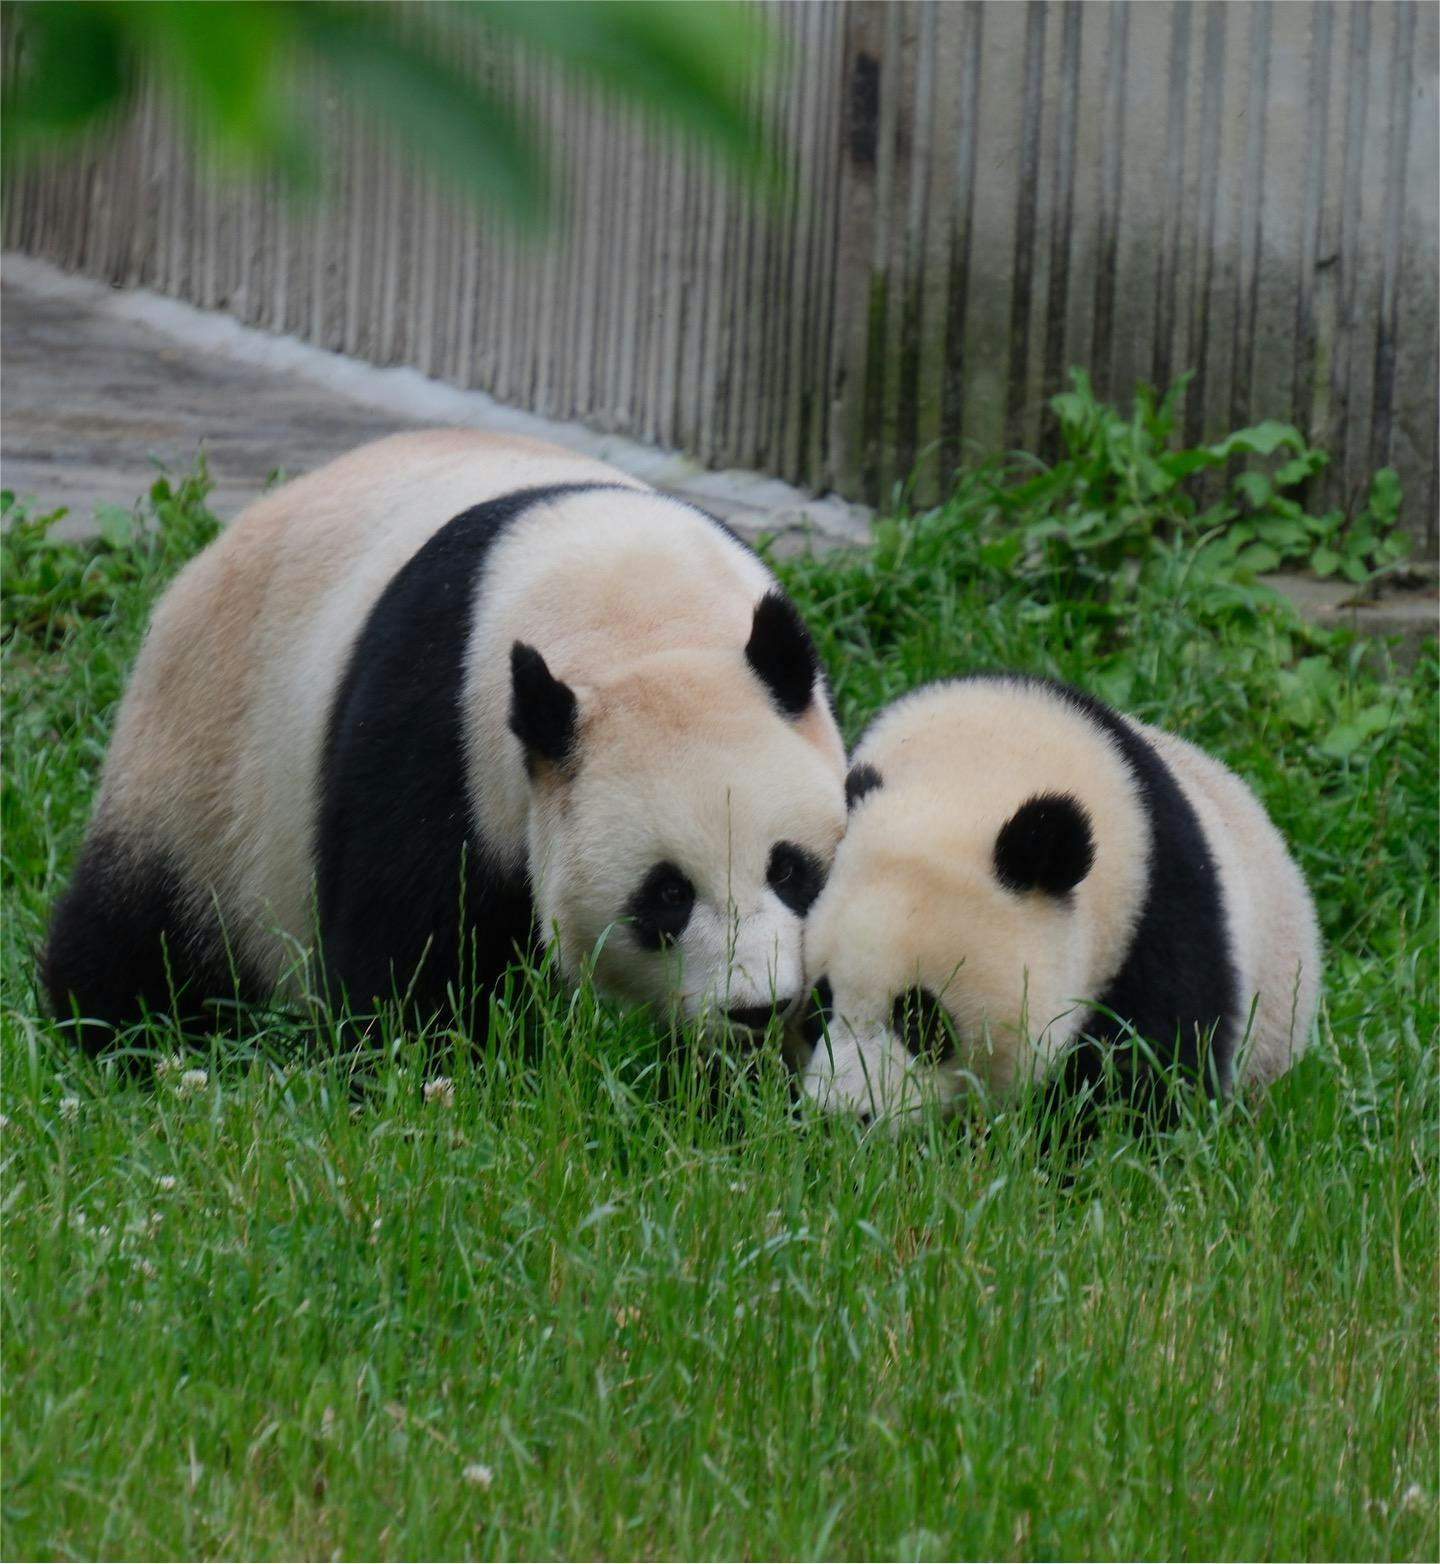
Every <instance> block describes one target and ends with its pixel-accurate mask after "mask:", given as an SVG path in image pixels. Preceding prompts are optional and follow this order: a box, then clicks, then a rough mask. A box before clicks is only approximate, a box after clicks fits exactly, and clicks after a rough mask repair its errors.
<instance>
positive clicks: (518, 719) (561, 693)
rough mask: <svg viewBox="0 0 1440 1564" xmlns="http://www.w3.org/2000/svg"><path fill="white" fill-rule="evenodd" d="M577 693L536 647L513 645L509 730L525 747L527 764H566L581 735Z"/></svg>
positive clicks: (519, 643)
mask: <svg viewBox="0 0 1440 1564" xmlns="http://www.w3.org/2000/svg"><path fill="white" fill-rule="evenodd" d="M576 711H577V702H576V700H575V692H574V690H572V689H571V688H570V686H569V685H568V684H562V683H561V681H560V680H559V679H557V678H556V677H555V676H554V674H552V673H551V672H550V670H549V668H547V667H546V666H545V659H544V658H543V657H542V656H541V655H540V653H539V652H537V651H536V650H535V648H534V647H533V646H527V645H526V644H525V642H524V641H516V643H515V644H514V645H513V646H512V647H511V648H510V731H511V732H512V733H513V734H514V735H515V737H516V738H517V739H519V740H520V742H521V743H522V744H523V745H524V746H525V764H526V765H527V766H533V765H534V763H535V762H536V761H537V760H548V761H549V762H550V764H551V765H554V766H564V765H566V764H567V763H568V762H569V761H570V760H571V759H572V758H573V756H574V753H575V745H576V741H577V739H578V738H579V722H578V720H577V716H576Z"/></svg>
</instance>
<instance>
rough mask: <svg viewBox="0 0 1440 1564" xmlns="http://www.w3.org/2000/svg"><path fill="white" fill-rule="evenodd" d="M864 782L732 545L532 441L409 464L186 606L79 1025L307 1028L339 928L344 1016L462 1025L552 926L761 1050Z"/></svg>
mask: <svg viewBox="0 0 1440 1564" xmlns="http://www.w3.org/2000/svg"><path fill="white" fill-rule="evenodd" d="M844 774H845V754H844V747H843V744H842V742H841V739H840V736H839V732H838V730H837V728H836V726H835V721H834V717H833V715H832V712H831V709H830V702H829V696H828V692H827V689H826V684H825V680H824V677H823V674H822V672H821V670H820V667H819V663H818V659H817V657H816V654H815V650H814V646H813V644H812V642H811V640H810V637H809V635H808V633H807V631H806V628H805V626H804V624H803V622H802V621H801V619H800V616H799V615H798V613H797V612H796V610H795V608H794V607H793V605H791V603H790V602H789V600H788V599H787V598H785V597H784V595H783V594H782V593H781V592H780V589H779V587H778V586H777V584H776V582H775V579H774V577H773V576H772V575H771V574H770V572H769V571H768V570H767V569H766V568H765V566H764V565H763V564H762V562H761V561H760V559H759V558H758V557H757V556H756V555H755V553H754V552H753V551H752V550H751V549H749V548H748V547H746V546H745V544H743V543H742V542H741V541H740V540H739V539H738V538H736V537H735V536H734V535H733V534H732V533H730V532H729V531H728V530H727V529H726V528H724V527H723V526H721V524H720V523H718V522H717V521H715V520H714V519H713V518H711V517H709V516H707V515H705V514H704V513H702V512H700V511H698V510H696V509H694V508H693V507H692V506H689V505H687V504H684V503H682V502H681V501H678V500H675V499H671V498H668V497H666V496H664V495H661V494H657V493H656V492H655V491H654V490H652V489H650V488H648V487H647V486H645V485H644V484H642V483H639V482H637V481H635V480H633V479H631V478H628V477H626V476H624V475H623V474H621V473H618V472H616V471H614V470H613V469H611V468H608V467H605V466H603V465H601V464H600V463H598V462H594V461H589V460H586V459H583V458H580V457H577V456H575V455H573V454H571V453H569V452H566V451H563V450H558V449H554V448H552V447H548V446H544V445H540V444H537V443H535V442H533V441H527V440H518V439H509V438H503V437H493V436H485V435H481V434H478V433H473V432H469V431H460V430H454V431H435V432H425V433H418V434H408V435H400V436H395V437H393V438H391V439H388V440H383V441H380V442H379V443H377V444H374V445H370V446H366V447H364V448H363V449H361V450H359V451H356V452H353V453H351V454H350V455H349V456H346V457H343V458H341V459H340V460H339V461H336V462H333V463H331V464H330V465H329V466H327V467H324V468H322V469H320V470H319V471H317V472H314V473H311V474H310V475H308V476H307V477H304V478H301V479H298V480H297V481H295V482H293V483H289V484H286V485H285V486H284V487H283V488H280V489H278V490H276V491H275V492H273V493H271V494H269V495H267V496H265V497H263V498H262V499H260V500H259V501H258V502H256V503H255V504H254V505H252V506H251V507H250V508H249V509H248V510H247V511H246V512H245V513H244V514H243V515H242V516H241V517H239V518H238V519H237V520H236V521H235V522H234V523H233V524H232V525H231V526H230V527H228V528H227V529H226V530H225V532H224V533H222V534H221V536H220V537H219V538H218V539H217V540H216V541H215V542H214V543H213V544H212V545H211V546H210V547H209V548H208V549H206V550H205V551H204V552H203V553H202V554H201V555H199V556H198V557H197V558H196V559H195V560H193V561H192V562H191V563H190V564H189V565H188V566H187V567H186V569H185V570H184V571H183V572H182V573H181V575H180V576H179V577H178V578H177V579H176V581H175V583H174V584H173V585H172V586H171V588H170V589H169V591H168V592H167V593H166V595H165V597H164V599H163V600H162V601H161V603H160V605H159V607H158V608H157V609H156V612H155V615H154V618H153V621H152V624H151V627H150V631H149V635H148V637H147V639H146V642H145V645H144V648H143V650H142V652H141V654H140V658H139V661H138V663H137V665H136V667H135V670H134V674H133V676H132V678H131V680H130V684H129V687H128V689H127V692H126V695H125V699H124V701H123V703H122V705H121V709H120V712H119V716H118V720H117V723H116V727H115V734H114V738H113V741H112V744H111V747H110V752H109V756H108V758H107V762H106V766H105V772H104V776H103V779H102V784H101V788H100V795H99V800H98V802H97V805H96V808H95V812H94V816H93V819H92V821H91V825H90V832H89V836H88V839H87V842H86V844H85V847H84V851H83V853H82V856H81V859H80V862H79V866H78V868H77V870H76V872H75V876H74V880H73V883H72V884H71V886H70V888H69V890H68V892H67V893H66V894H65V896H64V897H63V899H62V900H61V902H60V904H59V907H58V910H57V912H56V914H55V917H54V921H53V927H52V931H51V936H50V940H49V946H48V951H47V953H46V958H45V977H46V981H47V985H48V988H49V993H50V998H51V1002H52V1004H53V1006H54V1008H55V1010H56V1012H57V1013H58V1014H59V1015H60V1016H61V1017H69V1016H71V1015H72V1014H78V1016H79V1017H80V1018H81V1019H82V1020H83V1021H84V1022H86V1023H97V1024H87V1025H86V1026H85V1027H84V1028H83V1029H82V1036H83V1038H84V1040H85V1042H86V1044H87V1046H89V1047H91V1048H98V1047H100V1046H103V1045H104V1044H105V1043H106V1042H107V1041H108V1040H109V1039H110V1037H111V1036H112V1035H113V1029H114V1028H116V1027H123V1026H125V1025H127V1024H128V1023H130V1022H132V1021H135V1020H138V1019H139V1018H140V1016H141V1014H142V1012H143V1011H144V1010H146V1009H148V1010H151V1011H155V1012H161V1013H174V1012H175V1010H176V1009H177V1005H178V1008H179V1009H181V1010H182V1011H183V1013H184V1014H185V1015H187V1016H189V1015H191V1014H193V1013H195V1012H196V1011H197V1010H198V1008H199V1007H200V1006H201V1005H203V1003H204V1002H205V1001H208V1000H213V999H216V998H221V999H223V998H229V997H231V996H237V995H238V997H239V998H240V999H241V1000H246V1001H255V1000H265V999H267V998H268V997H269V996H270V995H271V994H273V993H274V992H275V991H276V990H277V988H278V989H279V990H280V992H281V993H282V994H286V993H288V996H289V997H290V998H292V999H297V1000H304V999H306V998H307V995H308V994H309V993H310V992H312V990H310V989H309V988H308V986H307V980H306V976H305V968H304V964H303V962H302V961H300V960H298V959H297V952H298V953H303V952H304V951H305V950H306V949H307V948H308V947H309V946H310V945H311V943H312V941H313V939H314V937H315V935H316V934H317V932H318V936H319V956H320V978H321V982H320V985H319V989H320V993H321V995H322V997H324V998H327V999H328V1000H330V1001H331V1002H337V1001H341V1000H345V1001H348V1003H349V1005H350V1006H351V1007H352V1010H354V1011H360V1012H369V1011H371V1010H372V1009H373V1008H374V1007H375V1006H376V1005H377V1004H379V1003H383V1002H386V1001H389V1000H392V999H398V1000H400V1001H402V1002H403V1004H404V1006H405V1008H406V1010H407V1012H408V1013H409V1014H411V1015H412V1016H414V1017H418V1018H420V1019H424V1018H428V1017H430V1016H434V1015H442V1016H449V1015H454V1014H455V1012H456V1011H457V1010H458V1011H459V1012H460V1013H461V1014H462V1016H463V1014H464V1011H465V1009H466V1006H467V1004H468V1002H469V996H474V995H477V994H478V995H482V996H483V994H484V993H485V992H486V990H487V989H488V988H489V987H490V986H491V985H493V984H494V983H495V982H496V981H497V979H498V978H499V977H500V975H501V974H502V973H503V972H504V970H505V968H506V967H507V965H508V964H510V963H511V962H513V961H514V960H515V958H516V954H517V952H524V951H525V949H526V948H527V946H529V944H530V942H531V940H532V938H533V937H534V935H535V934H536V933H537V932H538V934H539V937H540V939H541V940H544V941H549V940H551V939H555V940H557V941H558V956H559V963H560V966H561V969H562V970H563V971H564V972H565V973H567V974H570V975H575V974H578V973H579V972H580V970H581V968H582V965H583V964H584V963H586V962H587V961H589V960H590V959H591V958H592V957H593V958H594V961H595V976H596V982H597V985H598V986H599V987H600V988H601V989H602V990H604V991H607V992H609V993H611V994H613V995H616V996H618V997H619V998H621V999H622V1000H625V1001H630V1002H633V1003H636V1004H640V1005H653V1006H656V1007H659V1008H661V1009H662V1010H665V1011H667V1012H668V1013H670V1014H675V1015H678V1016H679V1018H681V1019H682V1020H687V1021H698V1020H701V1019H703V1018H704V1017H707V1016H708V1017H711V1018H714V1017H716V1016H717V1015H718V1016H721V1017H728V1020H729V1022H730V1023H731V1024H732V1025H733V1026H735V1027H738V1028H741V1029H743V1030H744V1031H745V1032H746V1033H747V1034H749V1035H755V1034H758V1033H760V1032H763V1030H764V1028H765V1026H766V1023H767V1021H768V1019H769V1017H770V1016H771V1014H772V1010H778V1011H780V1012H782V1013H783V1012H784V1011H785V1010H786V1009H787V1007H789V1006H790V1005H792V1004H793V1003H795V1002H796V1001H798V999H799V998H800V995H801V993H802V991H803V975H802V970H801V926H802V921H803V919H804V917H805V914H806V912H807V910H808V908H809V906H810V904H811V902H812V901H813V900H814V898H815V895H816V894H817V892H818V890H819V887H820V884H821V881H822V879H823V877H824V874H825V872H826V870H827V868H828V866H829V863H830V861H831V859H832V857H833V855H834V851H835V847H836V844H837V842H838V841H839V839H840V836H841V833H842V832H843V830H844V826H845V800H844ZM481 1013H482V1015H483V1011H482V1012H481Z"/></svg>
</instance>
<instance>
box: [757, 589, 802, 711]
mask: <svg viewBox="0 0 1440 1564" xmlns="http://www.w3.org/2000/svg"><path fill="white" fill-rule="evenodd" d="M745 661H746V662H748V663H749V664H750V667H751V668H752V669H753V670H754V673H755V676H756V677H757V678H758V679H759V680H760V682H761V683H762V684H763V685H764V686H765V688H766V689H767V690H768V691H769V692H770V696H771V699H772V700H773V701H774V702H775V704H776V705H777V706H778V707H779V708H780V710H781V711H782V712H784V713H785V715H786V716H787V717H798V716H799V715H800V714H801V712H803V711H804V710H805V708H806V707H807V706H809V704H810V700H811V697H812V696H813V695H814V693H815V675H816V674H817V673H819V671H820V659H819V657H818V656H817V655H816V652H815V643H814V642H813V641H812V640H811V639H810V632H809V631H808V630H807V629H806V628H805V621H804V620H803V619H802V618H801V617H800V614H799V612H798V610H797V609H796V607H795V605H794V604H793V603H792V602H791V601H790V599H789V598H788V597H786V596H785V594H784V593H783V592H778V591H771V592H767V593H766V594H765V596H764V597H762V598H761V599H760V601H759V602H758V603H756V605H755V620H754V623H753V624H752V626H751V629H750V639H749V640H748V641H747V642H746V643H745Z"/></svg>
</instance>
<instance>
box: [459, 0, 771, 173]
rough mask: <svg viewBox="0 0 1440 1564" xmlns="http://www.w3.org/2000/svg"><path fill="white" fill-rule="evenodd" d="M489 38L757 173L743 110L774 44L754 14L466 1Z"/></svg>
mask: <svg viewBox="0 0 1440 1564" xmlns="http://www.w3.org/2000/svg"><path fill="white" fill-rule="evenodd" d="M472 5H473V9H474V10H475V11H477V12H478V13H480V14H482V15H483V16H484V17H485V18H486V20H487V21H489V22H490V23H491V24H492V25H493V26H494V27H495V28H496V29H497V30H503V31H505V32H508V33H510V34H511V35H513V36H514V37H516V38H518V39H523V40H525V41H527V42H529V43H532V44H536V45H539V46H540V47H541V48H543V49H544V50H545V51H547V52H548V53H550V54H552V55H553V56H554V57H555V58H556V59H557V60H561V61H563V62H565V63H566V64H568V65H569V66H571V67H572V68H574V69H575V70H576V71H577V72H579V73H580V74H582V75H584V76H588V77H590V78H592V79H593V80H594V81H595V82H596V83H597V84H598V85H600V86H603V87H605V88H607V89H608V90H609V91H610V92H611V93H613V94H614V95H615V96H617V97H621V98H630V99H633V100H634V101H635V102H637V103H642V104H645V105H646V106H647V107H649V108H651V109H654V110H656V111H657V112H659V113H660V114H663V115H664V116H665V117H666V118H668V119H670V120H673V121H674V122H675V123H676V124H678V125H682V126H685V127H686V128H688V129H690V130H692V131H695V132H697V133H698V134H700V135H702V136H704V137H705V138H706V139H707V140H708V141H710V142H711V143H712V144H713V145H714V146H715V147H716V148H717V149H718V150H719V151H721V152H723V153H724V154H725V155H726V156H727V157H728V158H729V159H730V160H731V161H732V162H733V163H735V164H736V165H738V166H740V167H743V168H747V169H749V170H751V171H758V170H759V168H760V164H761V159H762V154H763V142H762V138H761V135H760V124H759V121H758V119H757V117H756V115H755V113H754V110H753V109H752V108H751V106H750V101H749V99H750V86H751V82H752V80H753V78H754V75H755V71H756V68H757V66H758V65H761V64H763V63H764V62H766V61H767V60H769V59H771V58H773V56H774V52H775V50H774V40H773V37H772V34H771V31H770V29H769V28H768V27H767V25H766V23H765V20H764V17H763V15H762V13H761V12H760V11H759V9H758V8H756V7H753V6H740V5H734V4H729V3H725V0H687V3H685V4H655V3H653V0H606V3H603V4H597V3H595V0H548V3H546V4H543V5H537V4H526V3H524V0H472Z"/></svg>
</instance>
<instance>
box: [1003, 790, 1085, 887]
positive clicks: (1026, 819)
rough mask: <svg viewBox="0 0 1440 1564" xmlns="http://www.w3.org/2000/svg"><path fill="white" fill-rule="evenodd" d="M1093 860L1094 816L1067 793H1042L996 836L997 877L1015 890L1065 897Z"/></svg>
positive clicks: (1082, 877) (1023, 806)
mask: <svg viewBox="0 0 1440 1564" xmlns="http://www.w3.org/2000/svg"><path fill="white" fill-rule="evenodd" d="M1094 862H1095V842H1094V838H1093V837H1092V836H1091V834H1090V816H1089V815H1088V814H1086V812H1085V807H1084V805H1083V804H1081V803H1080V801H1079V800H1078V799H1074V798H1071V797H1070V796H1069V795H1068V794H1065V793H1040V794H1038V795H1037V796H1036V797H1034V798H1032V799H1030V800H1029V802H1028V803H1024V804H1021V806H1020V807H1019V809H1017V810H1016V811H1015V813H1014V814H1013V815H1011V816H1010V818H1009V819H1008V820H1007V821H1006V822H1005V824H1004V825H1002V826H1001V827H1000V834H999V835H998V836H997V837H996V838H995V873H996V875H997V876H998V877H999V880H1000V883H1001V884H1002V885H1003V886H1004V887H1005V888H1006V890H1010V891H1044V892H1046V893H1047V895H1050V896H1065V895H1067V894H1068V893H1069V892H1070V891H1073V890H1074V889H1075V887H1076V886H1077V885H1078V884H1079V883H1080V882H1081V880H1083V879H1084V878H1085V876H1086V875H1087V874H1089V873H1090V869H1091V867H1092V865H1093V864H1094Z"/></svg>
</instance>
